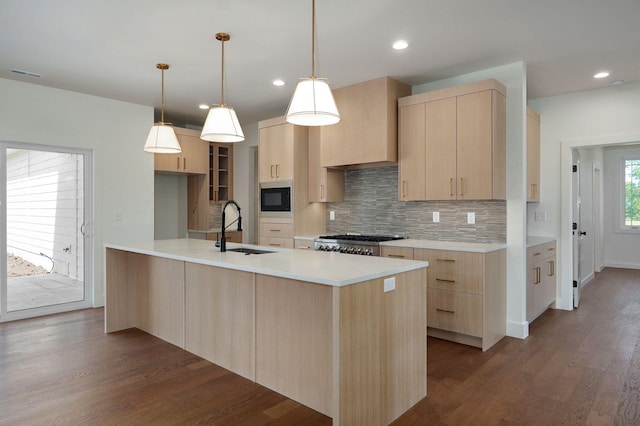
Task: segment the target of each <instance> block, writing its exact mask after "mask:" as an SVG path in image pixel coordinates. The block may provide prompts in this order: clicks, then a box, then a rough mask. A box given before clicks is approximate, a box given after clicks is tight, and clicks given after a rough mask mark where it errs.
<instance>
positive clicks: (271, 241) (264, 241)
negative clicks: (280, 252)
mask: <svg viewBox="0 0 640 426" xmlns="http://www.w3.org/2000/svg"><path fill="white" fill-rule="evenodd" d="M260 245H261V246H271V247H282V248H293V238H278V237H265V236H264V235H261V236H260Z"/></svg>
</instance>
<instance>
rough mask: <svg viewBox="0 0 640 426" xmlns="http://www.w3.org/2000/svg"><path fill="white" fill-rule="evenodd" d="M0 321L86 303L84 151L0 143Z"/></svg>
mask: <svg viewBox="0 0 640 426" xmlns="http://www.w3.org/2000/svg"><path fill="white" fill-rule="evenodd" d="M0 164H2V165H3V167H2V173H1V176H0V204H1V207H2V208H1V209H0V219H1V220H0V228H1V229H2V231H3V232H2V233H1V234H0V235H1V236H0V258H1V259H0V265H1V267H0V270H1V271H2V273H1V274H0V321H9V320H14V319H20V318H27V317H33V316H38V315H48V314H51V313H57V312H63V311H68V310H73V309H81V308H86V307H90V306H91V290H92V288H93V286H92V276H91V274H90V273H89V271H91V270H92V267H91V265H92V250H91V247H92V244H91V237H90V236H89V235H88V232H87V230H88V224H89V220H88V218H89V217H91V214H90V212H91V211H92V206H91V202H90V200H91V193H90V188H92V185H91V172H90V171H91V152H90V151H87V150H67V149H64V148H53V147H45V146H36V145H28V144H17V143H12V144H10V143H2V142H0Z"/></svg>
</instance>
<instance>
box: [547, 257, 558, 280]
mask: <svg viewBox="0 0 640 426" xmlns="http://www.w3.org/2000/svg"><path fill="white" fill-rule="evenodd" d="M548 263H549V274H548V275H547V276H549V277H552V276H554V275H555V274H556V262H555V260H550V261H549V262H548Z"/></svg>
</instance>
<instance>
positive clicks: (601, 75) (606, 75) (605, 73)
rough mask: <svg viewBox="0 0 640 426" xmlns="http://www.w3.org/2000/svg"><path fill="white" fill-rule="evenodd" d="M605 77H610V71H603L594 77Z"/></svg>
mask: <svg viewBox="0 0 640 426" xmlns="http://www.w3.org/2000/svg"><path fill="white" fill-rule="evenodd" d="M605 77H609V72H608V71H601V72H599V73H597V74H596V75H594V76H593V78H605Z"/></svg>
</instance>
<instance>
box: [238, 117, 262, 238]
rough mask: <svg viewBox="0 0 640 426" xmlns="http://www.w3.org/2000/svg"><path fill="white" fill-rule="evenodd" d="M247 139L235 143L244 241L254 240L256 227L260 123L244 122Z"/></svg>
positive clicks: (243, 126) (243, 129) (243, 128)
mask: <svg viewBox="0 0 640 426" xmlns="http://www.w3.org/2000/svg"><path fill="white" fill-rule="evenodd" d="M242 131H243V132H244V137H245V140H244V141H243V142H240V143H236V144H234V145H233V198H234V199H235V200H236V201H237V202H238V204H239V205H240V208H241V209H242V230H243V233H242V235H243V241H245V242H247V243H256V244H257V241H254V235H255V232H254V227H255V220H254V219H255V213H256V209H255V203H254V199H253V194H254V190H255V180H256V170H255V164H254V155H256V154H257V152H256V150H255V149H252V148H251V147H255V146H257V145H258V134H259V133H258V123H250V124H243V125H242Z"/></svg>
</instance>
